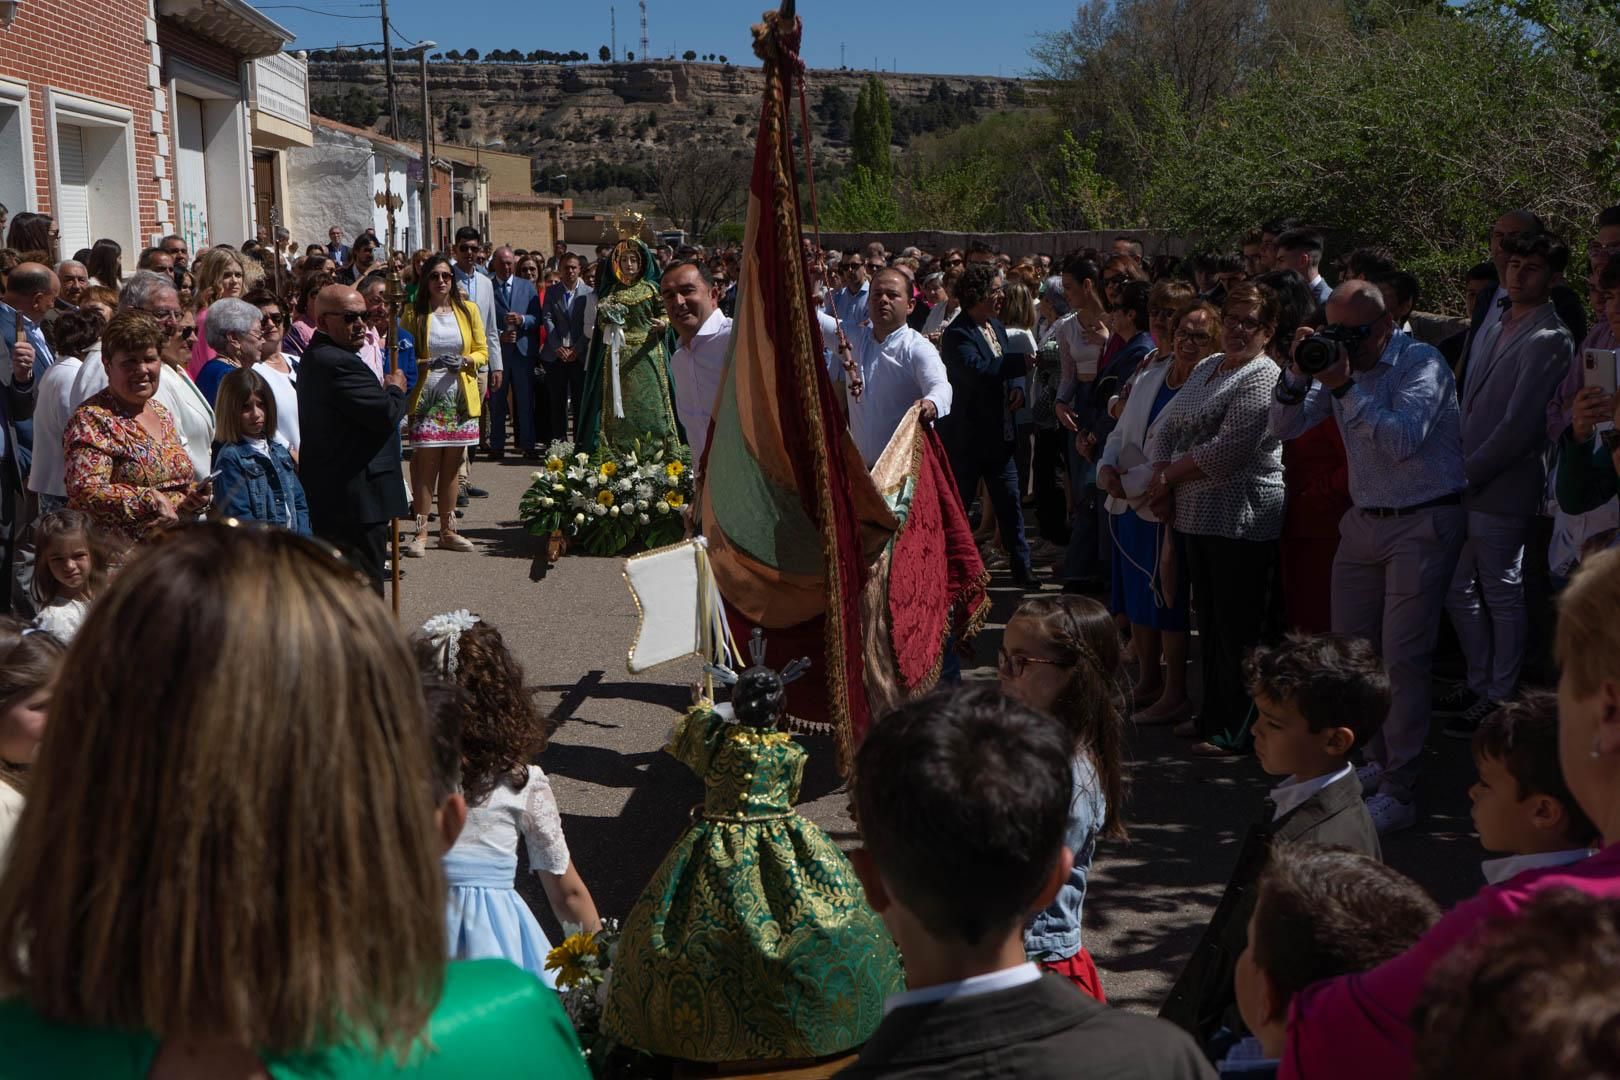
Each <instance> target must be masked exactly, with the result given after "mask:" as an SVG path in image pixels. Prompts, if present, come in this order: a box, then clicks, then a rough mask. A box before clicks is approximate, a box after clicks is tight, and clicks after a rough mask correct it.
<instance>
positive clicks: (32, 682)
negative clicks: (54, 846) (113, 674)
mask: <svg viewBox="0 0 1620 1080" xmlns="http://www.w3.org/2000/svg"><path fill="white" fill-rule="evenodd" d="M65 651H66V649H65V648H64V647H63V645H62V643H61V642H60V641H58V640H57V639H56V638H55V637H53V636H51V635H50V634H47V633H45V632H44V631H43V630H36V629H34V628H33V627H31V626H24V625H23V624H22V623H20V622H18V621H17V620H15V619H3V618H0V859H3V858H4V857H5V852H6V848H8V847H9V846H10V845H11V832H12V830H13V829H15V828H16V827H17V819H18V818H19V817H21V816H22V811H23V801H24V797H25V796H26V794H27V792H28V767H29V766H30V765H32V764H33V761H34V755H35V754H36V753H38V752H39V744H40V740H41V739H43V738H44V737H45V707H46V705H47V704H49V702H50V700H51V685H52V683H53V682H54V681H55V679H56V669H57V667H58V665H60V664H61V662H62V654H63V653H64V652H65Z"/></svg>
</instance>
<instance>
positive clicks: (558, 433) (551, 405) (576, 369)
mask: <svg viewBox="0 0 1620 1080" xmlns="http://www.w3.org/2000/svg"><path fill="white" fill-rule="evenodd" d="M582 267H583V260H581V259H580V257H579V256H578V255H573V254H568V255H564V256H563V257H562V259H561V260H560V265H559V272H560V273H561V274H562V277H561V278H560V279H559V280H558V281H557V283H556V284H555V285H553V286H551V288H549V289H547V290H546V299H545V304H544V305H543V308H542V311H543V315H544V321H545V326H546V336H545V342H544V344H543V345H542V346H541V349H540V361H541V363H542V364H543V365H544V370H545V379H546V402H547V411H548V413H549V417H548V418H549V421H550V427H551V437H552V438H553V439H566V438H568V403H569V401H573V403H574V414H575V416H574V423H575V425H576V426H577V425H578V423H579V415H578V414H579V399H580V395H581V394H583V393H584V391H585V355H586V352H587V350H588V348H589V346H590V333H591V330H592V327H591V325H590V323H589V322H588V321H587V319H586V318H585V312H586V309H587V307H589V304H590V296H591V287H590V286H589V285H587V284H585V282H584V281H582V280H581V279H580V276H579V275H580V270H581V269H582Z"/></svg>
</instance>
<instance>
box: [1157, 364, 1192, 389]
mask: <svg viewBox="0 0 1620 1080" xmlns="http://www.w3.org/2000/svg"><path fill="white" fill-rule="evenodd" d="M1176 367H1177V365H1176V364H1175V363H1171V365H1170V370H1169V371H1168V372H1167V373H1166V374H1165V376H1164V385H1166V386H1168V387H1169V388H1170V389H1172V390H1180V389H1181V388H1182V387H1183V386H1185V385H1186V384H1187V376H1189V375H1191V374H1192V368H1188V369H1187V370H1186V371H1183V372H1182V373H1181V378H1179V379H1178V378H1176Z"/></svg>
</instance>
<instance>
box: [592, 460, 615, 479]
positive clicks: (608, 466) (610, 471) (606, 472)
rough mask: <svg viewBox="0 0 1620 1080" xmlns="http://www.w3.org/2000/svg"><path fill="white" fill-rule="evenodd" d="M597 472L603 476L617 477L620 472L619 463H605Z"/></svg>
mask: <svg viewBox="0 0 1620 1080" xmlns="http://www.w3.org/2000/svg"><path fill="white" fill-rule="evenodd" d="M596 471H597V472H599V473H601V474H602V475H603V476H615V475H617V474H618V472H619V463H618V462H616V461H604V462H602V467H601V468H600V469H597V470H596Z"/></svg>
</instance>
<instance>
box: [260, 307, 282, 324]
mask: <svg viewBox="0 0 1620 1080" xmlns="http://www.w3.org/2000/svg"><path fill="white" fill-rule="evenodd" d="M286 321H287V316H285V315H283V314H281V312H279V311H267V312H265V313H264V315H263V316H262V317H261V318H260V319H259V325H260V326H280V325H281V324H283V323H285V322H286Z"/></svg>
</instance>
